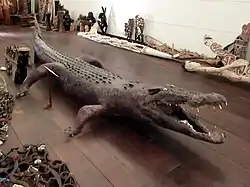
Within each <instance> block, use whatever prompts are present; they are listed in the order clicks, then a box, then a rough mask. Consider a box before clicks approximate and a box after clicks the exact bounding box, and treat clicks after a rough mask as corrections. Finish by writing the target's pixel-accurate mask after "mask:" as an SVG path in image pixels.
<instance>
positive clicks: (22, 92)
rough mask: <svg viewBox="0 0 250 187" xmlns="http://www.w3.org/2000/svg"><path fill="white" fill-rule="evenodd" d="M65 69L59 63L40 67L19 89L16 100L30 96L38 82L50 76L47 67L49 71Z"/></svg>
mask: <svg viewBox="0 0 250 187" xmlns="http://www.w3.org/2000/svg"><path fill="white" fill-rule="evenodd" d="M59 66H60V68H64V67H63V66H62V65H61V64H59V63H47V64H43V65H40V66H38V67H37V68H36V69H35V70H33V71H32V72H31V73H30V74H29V75H28V76H27V77H26V79H25V80H24V82H23V84H22V85H21V87H20V88H19V89H18V91H17V94H16V98H19V97H24V96H26V95H27V94H28V92H29V88H30V87H31V86H32V85H33V84H35V83H36V82H37V81H39V80H41V79H42V78H44V77H46V76H47V75H48V73H49V72H48V70H47V69H46V68H45V67H48V68H49V69H52V70H53V69H54V68H55V67H59Z"/></svg>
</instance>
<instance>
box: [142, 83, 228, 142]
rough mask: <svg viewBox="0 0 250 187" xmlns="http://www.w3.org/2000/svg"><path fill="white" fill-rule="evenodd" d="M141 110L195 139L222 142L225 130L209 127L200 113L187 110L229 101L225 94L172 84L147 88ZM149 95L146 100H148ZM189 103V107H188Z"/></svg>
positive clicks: (218, 105) (149, 117)
mask: <svg viewBox="0 0 250 187" xmlns="http://www.w3.org/2000/svg"><path fill="white" fill-rule="evenodd" d="M147 92H148V93H147V96H146V97H144V101H146V102H143V105H142V108H141V113H142V115H143V117H144V118H145V119H146V120H148V121H150V122H151V123H153V124H155V125H158V126H160V127H163V128H166V129H170V130H173V131H176V132H179V133H182V134H185V135H187V136H190V137H192V138H195V139H199V140H203V141H207V142H210V143H216V144H219V143H223V142H224V141H225V138H226V136H225V134H224V133H221V132H217V131H213V132H212V131H210V130H209V129H208V128H207V127H205V125H204V124H202V123H201V122H200V120H199V117H198V115H197V114H194V113H193V112H191V111H192V110H188V108H190V107H191V108H196V109H197V110H199V107H202V106H211V107H218V108H220V109H222V107H223V106H224V105H227V101H226V98H225V97H224V96H222V95H220V94H217V93H200V92H194V91H188V90H186V89H183V88H179V87H176V86H173V85H166V86H165V87H164V88H153V89H148V90H147ZM145 99H146V100H145ZM188 106H189V107H188Z"/></svg>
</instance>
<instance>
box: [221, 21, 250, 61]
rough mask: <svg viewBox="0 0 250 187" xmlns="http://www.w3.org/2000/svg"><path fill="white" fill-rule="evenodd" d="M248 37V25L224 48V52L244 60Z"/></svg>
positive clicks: (249, 34)
mask: <svg viewBox="0 0 250 187" xmlns="http://www.w3.org/2000/svg"><path fill="white" fill-rule="evenodd" d="M249 37H250V23H248V24H244V25H243V26H242V30H241V34H240V35H239V36H237V38H236V39H235V41H234V42H232V43H231V44H229V45H227V46H226V47H224V50H227V51H229V52H230V53H232V54H234V55H236V56H237V57H238V58H242V59H245V58H246V51H247V46H248V42H249Z"/></svg>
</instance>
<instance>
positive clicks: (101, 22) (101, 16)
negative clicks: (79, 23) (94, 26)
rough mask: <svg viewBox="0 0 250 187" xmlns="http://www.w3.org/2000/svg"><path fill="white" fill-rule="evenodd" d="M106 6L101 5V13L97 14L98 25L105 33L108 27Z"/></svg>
mask: <svg viewBox="0 0 250 187" xmlns="http://www.w3.org/2000/svg"><path fill="white" fill-rule="evenodd" d="M106 10H107V9H106V8H104V7H102V13H100V14H99V16H98V19H99V20H98V25H99V28H100V29H101V31H102V33H106V32H107V29H108V23H107V17H106Z"/></svg>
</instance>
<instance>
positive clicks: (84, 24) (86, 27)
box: [74, 7, 108, 33]
mask: <svg viewBox="0 0 250 187" xmlns="http://www.w3.org/2000/svg"><path fill="white" fill-rule="evenodd" d="M101 8H102V12H101V13H99V15H98V18H97V19H96V18H95V17H94V14H93V12H89V13H88V15H86V16H84V15H82V14H80V15H79V17H78V18H77V20H76V21H75V27H74V30H76V31H80V32H89V31H90V30H91V28H92V27H93V26H94V25H95V24H96V23H97V24H98V26H99V28H100V30H101V32H102V33H106V32H107V28H108V23H107V18H106V10H107V9H106V8H104V7H101Z"/></svg>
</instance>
